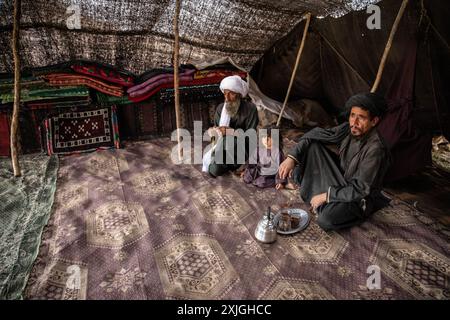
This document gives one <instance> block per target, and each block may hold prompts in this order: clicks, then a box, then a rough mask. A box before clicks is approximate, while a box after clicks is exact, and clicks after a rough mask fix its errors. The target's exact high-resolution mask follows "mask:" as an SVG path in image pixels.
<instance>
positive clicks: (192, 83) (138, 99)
mask: <svg viewBox="0 0 450 320" xmlns="http://www.w3.org/2000/svg"><path fill="white" fill-rule="evenodd" d="M223 78H224V76H218V77H206V78H200V79H194V80H189V81H180V83H179V86H180V87H189V86H199V85H206V84H214V83H220V81H222V79H223ZM167 88H173V83H166V84H162V85H160V86H158V87H156V88H154V89H153V90H152V91H149V92H147V93H146V94H144V95H142V96H139V97H130V96H128V99H130V101H133V102H141V101H144V100H146V99H148V98H150V97H151V96H153V95H154V94H156V93H158V92H159V91H160V90H161V89H167Z"/></svg>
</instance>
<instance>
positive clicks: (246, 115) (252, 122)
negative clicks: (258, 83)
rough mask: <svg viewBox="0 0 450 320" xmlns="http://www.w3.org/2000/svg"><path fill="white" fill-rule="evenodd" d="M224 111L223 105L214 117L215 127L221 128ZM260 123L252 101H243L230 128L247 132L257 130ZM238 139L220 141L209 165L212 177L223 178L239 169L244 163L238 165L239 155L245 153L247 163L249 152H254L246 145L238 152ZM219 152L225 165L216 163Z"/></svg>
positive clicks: (230, 137)
mask: <svg viewBox="0 0 450 320" xmlns="http://www.w3.org/2000/svg"><path fill="white" fill-rule="evenodd" d="M222 109H223V103H221V104H220V105H219V106H218V107H217V109H216V114H215V116H214V125H215V126H219V122H220V115H221V113H222ZM258 122H259V118H258V111H257V109H256V106H255V105H254V104H253V103H252V102H250V101H246V100H241V104H240V106H239V110H238V112H237V114H236V115H235V116H234V117H232V118H231V119H230V125H229V127H230V128H233V129H235V130H237V129H242V130H243V131H244V132H245V131H247V130H248V129H255V130H256V127H257V126H258ZM237 139H238V138H237V137H235V136H224V137H223V138H221V139H219V141H218V142H217V146H216V149H215V151H214V153H213V156H212V159H211V164H210V165H209V173H210V174H211V175H213V176H215V177H216V176H221V175H223V174H224V173H226V172H228V171H230V170H235V169H237V168H239V167H240V166H241V165H242V164H243V163H237V160H238V159H237V155H238V153H241V152H243V153H245V161H247V159H248V155H249V152H253V150H249V146H248V145H245V148H244V149H242V150H238V143H237ZM231 148H233V149H234V153H233V152H231V151H230V150H231ZM227 150H228V152H227ZM219 152H222V158H221V159H223V162H224V163H223V164H222V163H216V161H215V160H216V158H217V154H218V153H219Z"/></svg>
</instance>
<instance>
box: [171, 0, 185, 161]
mask: <svg viewBox="0 0 450 320" xmlns="http://www.w3.org/2000/svg"><path fill="white" fill-rule="evenodd" d="M180 1H181V0H176V2H175V18H174V21H173V32H174V34H175V44H174V55H173V70H174V90H175V117H176V122H177V141H178V159H179V160H180V161H181V160H182V159H183V149H182V148H181V137H180V127H181V114H180V91H179V70H178V67H179V55H180V37H179V30H178V18H179V16H180V6H181V5H180Z"/></svg>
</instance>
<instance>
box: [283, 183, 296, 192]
mask: <svg viewBox="0 0 450 320" xmlns="http://www.w3.org/2000/svg"><path fill="white" fill-rule="evenodd" d="M285 188H286V189H287V190H298V189H299V186H298V185H297V184H295V183H292V182H288V183H286V186H285Z"/></svg>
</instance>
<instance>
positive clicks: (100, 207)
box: [26, 139, 450, 299]
mask: <svg viewBox="0 0 450 320" xmlns="http://www.w3.org/2000/svg"><path fill="white" fill-rule="evenodd" d="M172 145H173V143H172V142H170V141H169V140H168V139H159V140H154V141H152V142H137V143H133V144H129V145H127V146H126V148H125V149H121V150H113V151H102V152H96V153H90V154H82V155H74V156H70V157H65V158H62V159H61V161H60V169H59V172H58V182H57V191H56V194H55V203H54V207H53V209H54V211H53V213H52V216H51V219H50V221H49V224H48V226H47V227H46V229H45V230H44V234H43V237H42V245H41V248H40V253H39V256H38V258H37V259H36V261H35V264H34V267H33V270H32V274H31V275H30V278H29V281H28V285H27V288H26V298H28V299H449V298H450V293H449V288H450V285H449V275H450V259H449V256H450V254H449V248H450V245H449V243H450V241H449V239H450V233H449V230H447V229H445V228H444V227H443V226H442V225H440V224H438V223H436V222H435V221H433V220H431V219H430V218H428V217H427V216H425V215H423V214H422V213H420V212H419V211H417V210H415V209H414V208H412V207H409V206H408V205H406V204H405V203H403V202H400V201H398V200H394V201H392V204H391V206H390V207H387V208H385V209H383V210H382V211H379V212H377V213H376V214H375V215H374V216H373V217H372V218H371V219H370V220H369V221H367V222H365V223H364V224H362V225H361V226H359V227H355V228H352V229H350V230H345V231H341V232H329V233H326V232H324V231H322V230H321V229H320V228H319V227H318V226H317V224H316V223H315V219H316V217H313V218H312V221H311V223H310V225H309V226H308V228H307V229H306V230H304V231H303V232H300V233H297V234H295V235H293V236H279V237H278V239H277V241H276V242H275V243H274V244H261V243H259V242H257V241H256V240H255V238H254V235H253V233H254V230H255V227H256V224H257V222H258V221H259V219H260V218H261V216H262V214H263V212H264V211H265V210H266V208H267V206H268V205H272V208H273V209H279V208H280V207H281V206H283V205H286V204H287V203H291V204H292V205H293V206H298V207H301V208H304V209H307V207H306V205H305V204H303V203H301V202H298V200H295V199H297V197H296V196H295V193H294V192H293V191H282V192H280V191H275V190H274V189H267V190H260V189H257V188H255V187H253V186H247V185H245V184H243V183H242V182H240V181H239V179H238V177H236V176H234V175H228V176H224V177H220V178H217V179H212V178H209V177H208V176H206V175H204V174H202V173H201V172H200V165H196V166H191V165H173V164H172V163H171V161H170V152H171V146H172ZM372 265H376V266H378V267H379V268H380V270H381V275H380V280H381V282H380V289H372V290H369V289H368V287H367V285H366V284H367V282H368V278H369V277H370V276H371V273H368V272H367V270H368V268H369V267H370V266H372ZM369 269H370V268H369Z"/></svg>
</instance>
